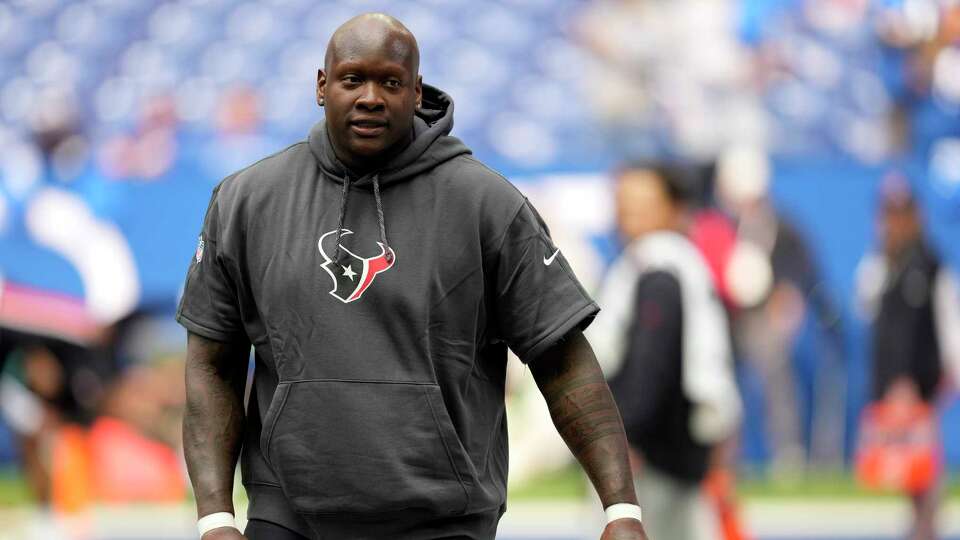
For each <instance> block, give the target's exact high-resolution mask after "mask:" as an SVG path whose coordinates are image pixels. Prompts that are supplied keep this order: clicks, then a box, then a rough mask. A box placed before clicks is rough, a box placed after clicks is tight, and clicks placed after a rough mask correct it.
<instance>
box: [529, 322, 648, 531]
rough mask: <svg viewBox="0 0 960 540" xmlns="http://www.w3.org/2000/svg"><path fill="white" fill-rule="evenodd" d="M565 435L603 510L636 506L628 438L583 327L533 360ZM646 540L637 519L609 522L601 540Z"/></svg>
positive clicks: (537, 377)
mask: <svg viewBox="0 0 960 540" xmlns="http://www.w3.org/2000/svg"><path fill="white" fill-rule="evenodd" d="M530 371H531V372H532V373H533V377H534V379H535V380H536V382H537V386H538V387H539V388H540V391H541V392H542V393H543V396H544V398H545V399H546V401H547V406H548V407H549V409H550V416H551V418H552V419H553V424H554V425H555V426H556V428H557V431H558V432H559V433H560V436H561V437H563V440H564V442H566V443H567V446H568V447H569V448H570V451H571V452H572V453H573V455H574V456H575V457H576V458H577V461H579V462H580V465H581V466H582V467H583V469H584V471H586V473H587V476H589V477H590V482H591V483H592V484H593V486H594V488H595V489H596V490H597V494H598V495H599V496H600V501H601V502H602V504H603V507H604V508H607V507H609V506H610V505H613V504H616V503H629V504H637V495H636V491H635V490H634V487H633V478H632V475H631V472H630V463H629V460H628V457H627V456H628V454H627V438H626V435H625V434H624V430H623V422H622V421H621V419H620V413H619V411H618V410H617V405H616V403H614V401H613V396H612V395H611V394H610V389H609V388H608V387H607V383H606V381H605V379H604V377H603V372H602V371H601V370H600V366H599V365H598V364H597V359H596V357H595V356H594V354H593V350H592V349H591V348H590V344H589V343H587V340H586V338H584V337H583V334H582V333H581V332H580V331H579V330H575V331H572V332H570V333H569V334H567V336H566V337H565V338H564V339H563V340H561V341H560V342H558V343H557V344H556V345H554V346H553V347H551V348H550V349H548V350H547V351H545V352H544V353H543V354H542V355H541V356H540V357H539V358H537V359H536V360H534V361H533V362H531V363H530ZM638 539H644V540H645V539H646V535H645V534H644V532H643V526H642V525H641V524H640V522H639V521H636V520H633V519H618V520H616V521H613V522H611V523H610V524H609V525H607V528H606V529H605V531H604V534H603V537H602V539H601V540H638Z"/></svg>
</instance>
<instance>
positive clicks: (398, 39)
mask: <svg viewBox="0 0 960 540" xmlns="http://www.w3.org/2000/svg"><path fill="white" fill-rule="evenodd" d="M372 54H374V55H386V56H387V57H389V58H391V59H392V60H394V61H395V62H398V63H400V64H403V65H405V66H407V67H408V68H409V69H410V72H411V73H412V74H413V75H414V76H416V75H417V74H418V73H419V70H420V48H419V47H418V46H417V38H415V37H414V36H413V33H412V32H410V30H409V29H408V28H407V27H406V26H404V25H403V23H401V22H400V21H399V20H397V19H396V18H394V17H392V16H390V15H387V14H385V13H364V14H362V15H357V16H356V17H354V18H352V19H350V20H349V21H347V22H345V23H343V24H342V25H340V27H339V28H337V30H336V31H335V32H334V33H333V36H331V37H330V43H329V44H328V45H327V54H326V57H325V58H324V67H325V69H326V70H327V71H330V68H331V66H332V64H333V63H335V62H342V61H347V60H352V59H358V58H362V57H364V56H368V55H372Z"/></svg>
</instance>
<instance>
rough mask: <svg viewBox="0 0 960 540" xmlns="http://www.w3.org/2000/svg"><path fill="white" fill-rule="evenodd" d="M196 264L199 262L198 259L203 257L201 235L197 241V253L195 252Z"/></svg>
mask: <svg viewBox="0 0 960 540" xmlns="http://www.w3.org/2000/svg"><path fill="white" fill-rule="evenodd" d="M196 259H197V264H200V261H201V260H202V259H203V235H202V234H201V235H200V241H199V242H197V253H196Z"/></svg>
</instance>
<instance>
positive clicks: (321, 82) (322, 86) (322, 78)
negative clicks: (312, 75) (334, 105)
mask: <svg viewBox="0 0 960 540" xmlns="http://www.w3.org/2000/svg"><path fill="white" fill-rule="evenodd" d="M326 88H327V74H326V73H324V72H323V70H322V69H318V70H317V105H319V106H321V107H323V105H324V96H325V93H326Z"/></svg>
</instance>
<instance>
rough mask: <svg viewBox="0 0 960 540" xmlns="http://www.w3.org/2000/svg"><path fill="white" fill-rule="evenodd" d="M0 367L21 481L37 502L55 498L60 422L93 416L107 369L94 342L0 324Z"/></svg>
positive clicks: (2, 403)
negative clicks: (75, 340)
mask: <svg viewBox="0 0 960 540" xmlns="http://www.w3.org/2000/svg"><path fill="white" fill-rule="evenodd" d="M0 367H2V373H0V412H2V414H3V415H4V418H5V420H6V421H7V424H8V425H9V426H10V427H11V428H12V431H13V432H14V434H15V436H16V439H17V444H18V446H19V448H20V456H21V464H22V467H23V472H24V476H25V479H26V481H27V484H28V486H29V487H30V490H31V492H32V493H33V495H34V497H35V498H36V501H37V502H39V503H41V504H50V503H53V504H57V503H58V501H57V500H55V495H56V493H55V491H56V489H57V487H58V482H59V480H60V479H58V478H56V477H55V476H54V475H53V474H52V471H53V468H54V467H55V466H56V463H54V454H53V450H54V449H57V448H58V447H59V446H60V445H59V443H60V441H61V440H63V439H62V438H61V437H60V434H61V433H62V432H63V430H64V428H65V427H66V426H70V425H89V423H90V422H91V421H92V420H93V419H94V418H95V416H96V411H97V409H98V407H99V406H100V404H101V403H102V398H103V395H104V389H105V387H106V385H107V383H108V381H109V380H110V378H111V376H112V369H111V367H110V365H109V362H108V361H107V359H106V357H105V355H104V354H103V351H102V349H100V348H99V347H97V346H96V345H92V346H89V345H79V344H76V343H70V342H68V341H65V340H63V339H60V338H57V337H52V336H46V335H41V334H37V333H33V332H28V331H23V330H19V329H13V328H10V327H6V326H0ZM68 446H69V445H68ZM79 450H81V449H79V448H73V447H71V448H66V449H65V451H67V452H76V451H79Z"/></svg>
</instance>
